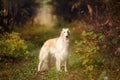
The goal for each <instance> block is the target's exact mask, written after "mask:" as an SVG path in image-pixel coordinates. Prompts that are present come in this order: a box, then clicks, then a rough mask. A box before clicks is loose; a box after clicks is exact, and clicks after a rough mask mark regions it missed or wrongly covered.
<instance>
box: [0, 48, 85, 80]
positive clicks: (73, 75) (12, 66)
mask: <svg viewBox="0 0 120 80" xmlns="http://www.w3.org/2000/svg"><path fill="white" fill-rule="evenodd" d="M38 54H39V48H37V49H35V50H33V51H32V52H31V55H33V56H32V57H31V58H29V59H26V60H21V61H14V62H13V61H11V62H4V63H0V66H1V68H0V80H82V78H83V77H84V76H83V75H82V72H81V69H80V66H79V64H80V63H79V57H78V55H77V54H75V53H73V52H71V53H70V61H69V67H68V72H64V71H62V72H57V71H56V69H55V66H53V67H52V69H51V70H49V71H48V72H42V73H37V65H38ZM81 76H82V77H81Z"/></svg>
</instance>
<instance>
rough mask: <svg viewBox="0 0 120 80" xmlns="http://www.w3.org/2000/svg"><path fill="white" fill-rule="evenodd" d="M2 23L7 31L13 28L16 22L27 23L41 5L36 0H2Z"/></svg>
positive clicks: (0, 7)
mask: <svg viewBox="0 0 120 80" xmlns="http://www.w3.org/2000/svg"><path fill="white" fill-rule="evenodd" d="M0 5H1V6H0V9H1V10H2V11H3V12H4V13H3V14H2V15H1V23H0V25H2V26H3V28H4V29H5V31H9V30H12V29H13V28H14V25H15V24H25V23H26V22H27V21H29V19H30V18H31V17H32V16H34V15H35V14H36V11H37V10H36V9H37V7H38V6H39V4H38V3H36V2H35V0H1V3H0Z"/></svg>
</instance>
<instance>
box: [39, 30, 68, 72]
mask: <svg viewBox="0 0 120 80" xmlns="http://www.w3.org/2000/svg"><path fill="white" fill-rule="evenodd" d="M69 37H70V31H69V29H68V28H63V29H62V31H61V34H60V36H59V37H58V38H54V39H50V40H47V41H46V42H45V43H44V45H43V46H42V48H41V51H40V54H39V64H38V71H41V70H42V67H46V69H49V68H50V64H51V63H50V58H51V56H53V57H54V58H55V60H56V69H57V70H58V71H61V62H64V71H65V72H67V66H68V47H69Z"/></svg>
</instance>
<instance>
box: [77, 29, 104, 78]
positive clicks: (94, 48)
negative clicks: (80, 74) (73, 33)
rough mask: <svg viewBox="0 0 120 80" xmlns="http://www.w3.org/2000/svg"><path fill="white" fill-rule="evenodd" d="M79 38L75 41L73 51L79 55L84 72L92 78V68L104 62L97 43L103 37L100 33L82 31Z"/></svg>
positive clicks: (102, 39)
mask: <svg viewBox="0 0 120 80" xmlns="http://www.w3.org/2000/svg"><path fill="white" fill-rule="evenodd" d="M80 38H81V40H77V41H75V45H76V49H75V51H76V53H77V54H79V55H80V59H81V61H82V66H83V67H84V72H85V73H87V74H88V77H89V78H90V79H92V77H93V76H92V71H93V70H94V68H96V67H98V66H101V65H102V63H103V62H104V59H102V55H101V54H100V46H99V45H98V44H99V43H100V42H102V41H104V40H105V37H104V35H102V34H96V33H94V32H86V31H83V32H82V34H81V35H80Z"/></svg>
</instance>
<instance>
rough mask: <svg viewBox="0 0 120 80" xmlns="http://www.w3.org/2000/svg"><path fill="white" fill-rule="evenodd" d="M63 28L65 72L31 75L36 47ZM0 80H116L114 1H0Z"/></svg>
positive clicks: (118, 38) (119, 48) (117, 12)
mask: <svg viewBox="0 0 120 80" xmlns="http://www.w3.org/2000/svg"><path fill="white" fill-rule="evenodd" d="M65 27H68V28H69V29H70V31H71V38H70V40H71V41H70V56H69V57H70V61H69V69H68V72H67V73H65V72H57V71H56V70H55V66H53V67H52V69H51V70H50V71H48V72H47V73H45V74H36V72H37V65H38V55H39V51H40V48H41V46H42V45H43V43H44V42H45V41H46V40H48V39H50V38H54V37H58V36H59V34H60V31H61V29H62V28H65ZM0 80H120V1H119V0H0Z"/></svg>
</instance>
